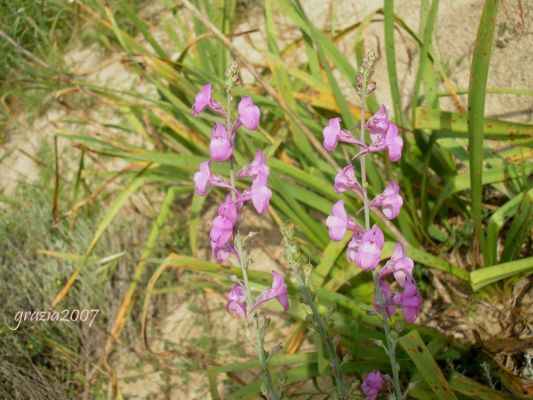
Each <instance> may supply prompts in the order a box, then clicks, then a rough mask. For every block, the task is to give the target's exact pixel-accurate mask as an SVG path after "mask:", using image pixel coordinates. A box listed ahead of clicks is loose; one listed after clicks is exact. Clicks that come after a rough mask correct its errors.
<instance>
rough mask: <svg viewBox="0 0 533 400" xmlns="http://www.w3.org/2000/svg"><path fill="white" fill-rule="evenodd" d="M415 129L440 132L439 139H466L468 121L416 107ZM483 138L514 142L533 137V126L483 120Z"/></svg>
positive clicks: (453, 114) (462, 117)
mask: <svg viewBox="0 0 533 400" xmlns="http://www.w3.org/2000/svg"><path fill="white" fill-rule="evenodd" d="M414 128H415V129H432V130H436V131H441V132H442V133H441V134H440V135H439V137H458V138H466V137H467V135H466V134H465V133H467V132H468V119H467V117H466V116H465V115H464V114H460V113H455V112H447V111H440V110H436V109H430V108H424V107H418V108H417V109H416V114H415V123H414ZM483 136H484V137H485V138H486V139H489V140H516V139H520V138H531V137H533V125H528V124H519V123H516V122H507V121H501V120H497V119H490V118H485V119H484V120H483Z"/></svg>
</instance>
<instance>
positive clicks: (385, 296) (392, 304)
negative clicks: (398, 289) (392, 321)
mask: <svg viewBox="0 0 533 400" xmlns="http://www.w3.org/2000/svg"><path fill="white" fill-rule="evenodd" d="M377 282H378V285H379V288H380V289H381V297H382V301H383V303H382V304H380V302H379V299H378V296H377V293H376V290H375V289H374V308H375V309H376V311H377V312H379V313H381V312H383V311H385V313H386V314H387V317H389V318H390V317H392V316H393V315H394V313H395V312H396V306H397V304H396V300H395V296H396V295H397V293H395V292H393V291H392V289H391V287H390V285H389V284H388V283H387V282H385V281H383V280H381V279H378V280H377Z"/></svg>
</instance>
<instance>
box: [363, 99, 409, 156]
mask: <svg viewBox="0 0 533 400" xmlns="http://www.w3.org/2000/svg"><path fill="white" fill-rule="evenodd" d="M367 127H368V131H369V134H370V140H371V141H372V144H371V145H370V146H366V145H365V144H359V143H357V144H358V145H359V146H361V148H362V150H361V151H360V152H359V153H358V154H357V155H356V156H355V157H354V158H356V157H359V156H362V155H363V154H367V153H374V152H377V151H381V150H385V149H387V151H388V153H389V158H390V160H391V161H392V162H396V161H398V160H399V159H400V157H401V156H402V148H403V139H402V138H401V137H400V136H399V135H398V127H397V126H396V125H395V124H393V123H392V122H390V121H389V119H388V112H387V108H386V107H385V106H384V105H382V106H381V107H380V108H379V110H378V111H377V112H376V113H375V114H374V115H373V116H372V118H370V119H369V120H368V123H367Z"/></svg>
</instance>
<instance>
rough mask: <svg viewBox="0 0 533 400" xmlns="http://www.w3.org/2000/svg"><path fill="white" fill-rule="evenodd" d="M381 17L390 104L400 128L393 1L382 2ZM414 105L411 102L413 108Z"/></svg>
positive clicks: (401, 116) (401, 119)
mask: <svg viewBox="0 0 533 400" xmlns="http://www.w3.org/2000/svg"><path fill="white" fill-rule="evenodd" d="M383 16H384V18H385V23H384V28H385V56H386V58H387V73H388V75H389V87H390V91H391V97H392V104H393V107H394V118H395V119H396V122H397V123H398V125H400V126H405V125H404V121H403V115H402V104H401V96H400V86H399V84H398V71H397V70H396V54H395V48H396V43H395V41H394V1H393V0H387V1H385V2H384V7H383ZM415 104H416V103H414V102H413V106H414V105H415Z"/></svg>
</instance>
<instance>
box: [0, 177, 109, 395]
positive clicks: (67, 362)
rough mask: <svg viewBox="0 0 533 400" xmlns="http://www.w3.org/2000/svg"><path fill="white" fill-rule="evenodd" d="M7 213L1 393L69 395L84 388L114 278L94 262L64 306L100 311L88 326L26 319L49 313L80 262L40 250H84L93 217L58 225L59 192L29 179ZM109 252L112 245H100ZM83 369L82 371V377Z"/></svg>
mask: <svg viewBox="0 0 533 400" xmlns="http://www.w3.org/2000/svg"><path fill="white" fill-rule="evenodd" d="M19 189H20V190H19V192H18V194H17V196H16V197H14V199H16V203H9V204H7V205H4V204H2V208H1V211H0V302H1V304H2V313H0V321H1V322H0V393H1V395H0V397H2V398H6V399H10V398H15V399H18V398H20V399H45V398H46V399H66V398H72V397H73V396H75V394H76V393H79V391H81V390H82V389H83V385H82V380H83V378H82V377H83V375H84V373H85V366H86V365H88V363H90V361H91V360H95V357H96V355H97V349H98V346H99V339H98V338H99V337H100V336H101V335H102V333H103V330H102V327H103V326H104V323H103V322H104V321H103V319H104V316H105V315H107V314H108V307H107V302H106V301H105V299H106V298H109V294H110V293H109V290H110V284H109V283H108V281H107V280H105V279H102V277H101V274H100V275H99V274H97V273H95V266H93V268H88V269H87V270H86V271H85V272H84V273H83V277H82V279H80V280H79V281H78V283H77V285H76V286H75V287H74V288H73V293H72V295H71V296H69V297H68V298H67V299H66V301H65V303H64V304H61V306H60V308H59V309H73V308H76V309H96V308H97V309H100V314H99V315H98V317H97V319H96V321H95V322H94V324H93V325H92V327H89V325H88V323H86V322H85V323H82V322H70V323H66V322H44V321H42V322H40V321H23V322H22V323H21V324H20V326H19V328H18V330H16V331H13V330H11V329H10V327H16V325H17V323H15V320H14V318H15V315H16V313H17V312H18V311H32V310H43V311H47V310H48V309H49V307H50V304H51V303H52V301H53V298H54V296H55V295H56V294H57V292H58V291H59V289H60V287H61V286H60V285H61V284H62V282H64V281H65V279H66V278H68V276H69V274H70V273H71V271H72V270H73V269H74V268H75V267H76V264H75V263H71V262H66V261H62V260H58V259H55V258H51V257H46V256H44V255H40V254H39V253H38V249H49V250H55V251H60V252H68V253H77V254H79V253H82V252H83V250H84V249H85V248H86V246H87V243H88V241H89V240H90V238H91V235H92V232H93V231H94V221H93V220H92V219H89V218H86V217H80V218H79V219H78V221H77V224H76V225H75V227H74V229H73V231H72V232H71V233H69V232H68V225H66V224H65V225H63V224H60V225H59V226H57V227H54V225H53V218H52V204H51V203H52V195H51V192H50V191H49V190H47V189H46V188H44V187H41V186H29V185H24V186H23V187H21V188H19ZM101 250H102V251H104V250H105V249H101ZM80 374H81V375H80Z"/></svg>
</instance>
